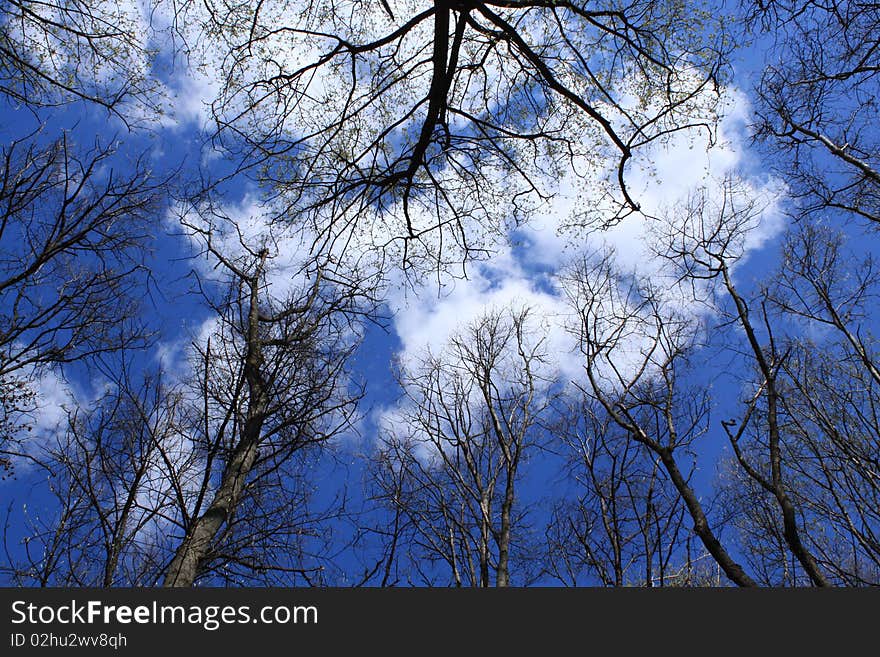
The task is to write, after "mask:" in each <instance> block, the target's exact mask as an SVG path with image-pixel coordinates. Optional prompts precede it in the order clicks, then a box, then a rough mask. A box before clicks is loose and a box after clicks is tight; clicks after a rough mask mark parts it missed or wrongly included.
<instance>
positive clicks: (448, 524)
mask: <svg viewBox="0 0 880 657" xmlns="http://www.w3.org/2000/svg"><path fill="white" fill-rule="evenodd" d="M544 358H545V356H544V353H543V341H542V340H541V339H536V338H535V336H534V335H532V333H531V331H530V329H529V314H528V312H527V311H519V312H516V311H512V310H508V311H495V312H492V313H489V314H487V315H486V316H484V317H482V318H480V319H478V320H477V321H475V322H474V323H472V324H471V325H469V326H468V327H467V328H465V329H464V330H463V331H462V332H461V333H459V334H457V335H455V336H454V337H453V338H451V340H450V343H449V345H448V346H447V348H446V349H445V351H444V352H443V354H442V355H437V356H434V355H431V354H426V355H425V357H424V359H422V360H421V361H420V362H418V363H416V364H414V365H409V366H406V367H404V368H403V370H402V372H401V378H400V382H401V385H402V387H403V390H404V394H405V397H404V400H403V401H402V402H401V405H400V409H399V417H396V418H395V419H394V420H393V421H392V423H391V424H390V425H389V426H388V427H387V429H386V431H385V433H384V435H383V436H382V446H381V448H380V453H379V455H378V472H377V476H378V480H377V485H378V487H379V490H380V495H381V498H382V499H384V502H385V504H386V505H387V506H388V508H389V510H390V511H391V512H392V513H394V518H395V522H396V523H397V525H396V526H399V525H401V524H403V525H404V531H400V530H398V531H397V532H396V534H395V535H394V537H397V535H403V540H400V538H397V540H398V544H397V545H395V549H396V550H397V552H398V555H399V554H400V553H404V554H405V556H406V557H407V558H408V559H409V567H410V569H411V571H412V574H411V575H410V577H411V578H412V579H413V581H419V580H421V581H423V582H426V583H436V582H437V579H436V578H437V577H438V576H439V577H440V581H444V580H445V581H447V582H449V583H451V584H453V585H455V586H481V587H487V586H490V585H492V584H493V583H494V584H495V585H496V586H509V585H510V584H511V581H512V578H513V577H515V574H514V573H512V570H511V564H512V563H514V561H515V559H516V555H515V554H514V548H515V546H516V545H517V544H518V540H517V536H518V535H520V534H523V533H525V526H524V524H523V520H524V518H523V511H522V510H520V509H518V500H517V493H516V485H517V482H518V481H519V479H520V477H521V476H522V475H521V472H520V469H521V466H522V464H523V463H524V462H525V460H526V459H527V458H528V453H529V451H530V450H532V449H533V448H534V447H535V446H536V444H537V443H539V441H540V438H541V432H542V429H541V427H540V424H539V422H540V419H541V415H542V414H543V413H544V412H545V411H546V410H547V408H548V404H549V397H548V396H547V394H548V393H547V390H546V386H547V383H548V381H546V380H545V379H544V376H546V374H545V373H544V372H543V371H542V370H543V363H544ZM390 556H391V555H389V558H390ZM397 558H399V559H403V558H404V557H401V556H397ZM389 564H390V562H387V563H386V569H387V568H388V567H390V566H389ZM438 566H440V567H441V571H440V573H439V575H438V573H437V571H436V568H437V567H438ZM446 578H448V579H446Z"/></svg>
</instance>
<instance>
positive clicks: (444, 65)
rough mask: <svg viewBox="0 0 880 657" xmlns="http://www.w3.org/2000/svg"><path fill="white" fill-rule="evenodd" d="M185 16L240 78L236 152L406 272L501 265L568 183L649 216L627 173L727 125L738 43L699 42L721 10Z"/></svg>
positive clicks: (650, 6) (622, 210) (324, 220)
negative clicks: (685, 136)
mask: <svg viewBox="0 0 880 657" xmlns="http://www.w3.org/2000/svg"><path fill="white" fill-rule="evenodd" d="M392 5H393V7H392ZM684 12H687V15H686V16H685V13H684ZM185 16H186V17H185V18H181V21H182V22H188V23H190V24H193V25H194V26H195V27H194V28H193V29H195V30H196V31H198V32H200V33H202V34H208V35H210V37H211V38H210V39H209V40H208V43H209V44H210V48H209V52H208V54H207V57H208V60H209V62H211V63H212V64H213V65H215V66H217V67H218V68H219V71H220V73H219V75H220V76H221V77H222V78H223V80H224V88H223V91H222V93H221V96H220V97H219V98H218V99H217V101H216V102H215V103H214V114H215V118H216V121H217V126H218V129H217V135H216V136H217V139H218V140H219V141H220V142H221V143H222V144H223V146H224V147H225V148H226V149H227V150H228V151H234V152H238V153H239V154H241V156H242V157H243V160H242V166H244V167H246V168H249V169H250V170H251V171H252V173H253V175H255V176H256V177H257V178H258V179H259V180H260V181H261V182H262V183H264V184H268V185H271V186H272V187H274V188H275V189H277V190H279V193H282V194H283V195H284V196H285V198H287V199H288V202H289V204H290V207H295V208H297V209H298V210H299V211H300V213H299V214H297V216H298V217H310V218H311V220H312V221H313V222H314V229H315V233H316V235H317V238H316V239H317V240H318V241H319V242H321V243H323V244H328V243H331V242H340V243H343V242H345V241H347V240H348V239H350V236H351V235H352V234H357V235H358V236H360V237H361V238H362V239H363V238H366V239H368V240H370V241H372V242H373V243H374V246H376V247H379V248H380V249H383V250H390V249H395V250H394V253H395V254H397V255H398V256H399V257H400V258H401V262H402V263H403V264H405V265H411V264H413V263H417V262H419V261H422V260H427V261H428V262H429V263H431V264H433V265H434V266H446V265H449V264H454V263H455V262H456V261H459V262H460V259H461V258H465V259H467V258H469V257H474V256H478V255H481V254H483V255H484V254H485V253H486V252H487V250H489V249H490V248H491V245H492V236H493V235H495V236H497V235H499V234H502V235H503V234H504V233H506V230H507V228H508V227H509V226H510V225H511V222H517V221H521V220H523V219H525V218H526V217H528V215H529V213H530V212H531V211H532V210H533V209H534V207H535V206H536V205H537V204H540V203H541V202H542V201H546V200H547V199H549V198H550V197H551V196H552V194H553V193H554V189H555V183H556V182H558V180H559V179H560V178H561V177H564V176H566V175H571V176H574V177H575V178H582V179H585V180H589V184H590V188H591V189H594V190H600V191H599V192H598V195H599V196H601V197H602V200H601V202H597V203H596V204H591V206H590V207H602V208H603V209H608V208H611V210H610V211H609V212H608V213H594V214H590V215H589V216H588V217H576V218H575V219H574V221H577V222H578V223H585V222H591V223H592V222H598V223H603V224H605V223H610V222H614V221H616V220H617V219H619V218H621V217H623V216H625V215H627V214H629V213H632V212H634V211H636V210H638V208H639V203H638V201H637V199H635V198H634V197H633V196H632V194H631V193H630V191H629V187H628V185H627V182H626V177H627V175H626V172H627V165H628V163H629V162H630V160H631V159H632V157H633V154H634V153H635V152H637V151H638V149H640V148H642V147H644V146H646V145H647V144H649V143H651V142H652V141H655V140H657V139H662V138H664V137H665V136H667V135H669V134H670V133H672V132H674V131H677V130H682V129H686V128H690V127H694V126H698V125H699V126H702V127H704V128H709V127H711V121H707V120H706V118H705V117H706V116H707V113H710V112H704V111H702V110H703V109H706V106H707V105H709V106H711V105H712V103H713V102H714V101H713V100H712V98H713V96H712V92H714V91H715V85H716V80H717V75H718V73H719V69H720V67H721V65H722V62H721V59H722V55H723V54H724V51H725V49H726V48H727V44H726V43H725V42H724V36H723V29H719V30H718V31H716V32H715V33H714V34H716V35H718V36H717V38H716V39H714V40H713V38H712V37H710V36H709V35H710V33H711V31H710V30H708V29H707V30H700V29H693V30H692V29H682V25H688V24H692V23H693V22H694V21H695V20H698V21H704V22H706V23H713V24H714V23H715V19H716V18H717V17H716V16H715V15H714V14H710V13H708V12H702V13H701V12H699V11H695V10H694V8H692V7H689V8H685V7H684V6H683V5H681V4H680V3H676V2H643V1H636V2H628V3H625V4H607V5H606V4H599V5H595V6H593V5H590V6H587V5H584V4H582V3H576V2H561V3H560V2H552V3H548V2H545V1H544V0H524V1H519V0H516V1H510V0H497V1H495V0H490V1H489V2H476V3H469V4H465V5H459V4H455V3H447V2H443V1H441V0H437V1H436V2H433V3H430V4H429V5H428V6H426V7H417V6H415V5H411V4H409V3H406V2H396V1H395V2H391V3H390V4H384V5H382V4H381V3H368V2H357V3H356V4H355V5H353V6H352V7H350V8H349V7H347V6H346V8H344V9H343V8H342V6H336V5H335V3H333V2H328V3H319V2H303V3H302V5H300V6H297V7H296V8H294V7H291V6H289V5H288V4H287V3H280V2H262V3H259V4H258V5H255V6H253V7H245V6H237V7H236V8H235V9H234V10H230V9H228V8H226V7H225V6H223V5H222V4H220V3H214V2H208V3H205V5H204V11H201V13H200V12H199V11H196V10H191V11H189V12H186V13H185ZM716 27H720V26H719V25H716ZM218 43H219V44H222V45H221V51H222V52H221V54H220V55H217V53H216V48H217V45H218ZM698 107H699V108H701V109H698ZM609 159H610V161H611V162H612V163H613V164H612V165H611V167H610V170H611V174H610V175H609V176H607V180H606V177H605V176H603V175H601V174H599V173H598V172H600V171H604V170H606V166H605V164H606V163H607V161H608V160H609ZM443 250H446V255H442V254H441V253H440V251H443Z"/></svg>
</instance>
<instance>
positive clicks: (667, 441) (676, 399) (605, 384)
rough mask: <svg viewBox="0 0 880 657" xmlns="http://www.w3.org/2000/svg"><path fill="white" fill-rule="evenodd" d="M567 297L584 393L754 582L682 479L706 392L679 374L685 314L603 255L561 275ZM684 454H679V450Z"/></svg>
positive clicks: (726, 564) (726, 565) (700, 426)
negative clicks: (660, 471) (645, 454)
mask: <svg viewBox="0 0 880 657" xmlns="http://www.w3.org/2000/svg"><path fill="white" fill-rule="evenodd" d="M567 289H568V290H569V296H570V303H571V305H572V307H573V308H574V309H576V311H577V317H578V318H579V327H578V328H577V329H576V330H577V331H578V336H579V341H580V344H581V349H582V351H583V355H584V358H585V373H586V377H587V382H588V383H587V386H586V387H585V388H584V393H585V395H587V397H588V398H590V399H593V400H595V401H596V402H598V404H599V405H601V407H602V409H604V411H605V413H606V414H607V416H608V417H609V418H610V419H611V421H613V422H614V423H615V424H616V425H617V426H618V427H619V428H620V429H621V430H623V431H624V432H625V433H626V435H627V437H628V439H629V440H633V441H635V442H637V443H638V444H639V445H641V446H642V448H644V449H647V450H648V451H649V452H650V453H651V454H652V455H653V457H656V458H657V459H659V462H660V464H661V465H662V466H663V468H664V470H665V471H666V475H667V476H668V477H669V481H670V482H671V483H672V485H673V486H674V487H675V489H676V491H677V492H678V494H679V495H680V496H681V499H682V500H683V502H684V504H685V506H686V508H687V511H688V513H689V514H690V516H691V519H692V520H693V523H694V525H693V531H694V533H695V534H696V536H697V537H698V538H699V539H700V540H701V541H702V543H703V545H704V547H705V549H706V550H707V552H708V553H709V554H711V555H712V557H713V558H714V559H715V561H716V562H717V563H718V565H719V566H720V568H721V569H722V570H723V571H724V573H725V574H726V575H727V577H728V578H729V579H730V580H731V581H733V582H734V583H736V584H738V585H740V586H754V585H755V581H754V580H753V579H752V578H751V577H750V576H749V575H748V574H747V573H746V572H745V570H744V569H743V567H742V566H741V565H740V564H739V563H738V562H737V561H736V559H735V558H734V557H733V556H732V554H731V552H730V551H729V550H728V548H727V547H726V546H725V545H724V544H723V543H722V542H721V540H719V538H718V535H717V533H716V531H715V529H713V527H712V525H711V523H710V520H709V517H708V515H707V513H706V511H705V509H704V506H703V503H702V502H701V500H700V496H699V495H698V494H697V492H696V491H695V490H694V488H693V487H692V486H691V484H690V476H691V474H692V470H690V471H686V470H684V469H683V466H682V459H687V460H688V461H690V462H691V464H692V465H691V467H693V454H694V452H693V451H692V450H695V449H696V447H694V445H695V444H696V441H697V439H698V438H699V437H700V436H702V435H704V434H705V433H706V432H707V431H708V428H709V427H708V412H709V408H710V397H709V394H708V391H706V390H699V389H697V388H694V387H688V386H686V385H684V384H683V383H682V382H681V381H682V378H683V372H682V369H683V368H684V367H685V365H684V363H685V361H686V358H687V355H688V352H689V351H690V350H691V349H692V347H693V346H694V344H695V342H694V341H695V340H696V338H697V337H698V335H699V333H698V332H695V330H694V327H693V323H692V321H690V319H689V318H688V317H687V316H686V315H682V314H681V313H680V312H678V311H676V308H675V304H674V303H670V302H669V301H668V300H666V299H664V294H663V293H662V292H661V291H660V290H659V289H658V288H656V287H654V286H652V285H651V284H650V283H649V282H648V281H646V280H643V279H640V278H638V277H625V276H622V275H621V274H620V272H618V271H616V269H615V267H614V265H613V262H612V259H611V257H610V255H609V254H605V255H602V256H599V257H596V258H586V259H585V260H584V261H583V262H582V263H581V264H580V265H579V266H578V267H576V268H575V269H574V270H573V271H572V272H571V273H570V275H569V281H568V285H567ZM682 454H684V456H682Z"/></svg>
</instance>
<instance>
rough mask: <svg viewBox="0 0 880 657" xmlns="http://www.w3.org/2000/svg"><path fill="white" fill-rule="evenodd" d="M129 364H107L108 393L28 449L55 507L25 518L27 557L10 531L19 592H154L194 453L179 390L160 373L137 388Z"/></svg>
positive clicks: (29, 513)
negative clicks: (183, 427) (30, 588)
mask: <svg viewBox="0 0 880 657" xmlns="http://www.w3.org/2000/svg"><path fill="white" fill-rule="evenodd" d="M130 356H131V355H130V354H128V355H125V356H124V357H123V359H122V361H120V360H117V359H115V358H114V359H112V361H111V362H107V363H106V365H110V367H106V368H105V369H104V371H105V373H106V374H107V375H108V376H114V377H115V378H114V379H113V380H112V383H111V382H109V381H108V386H107V387H106V389H105V392H104V393H103V394H102V395H101V396H100V397H99V398H98V399H97V400H95V401H94V402H93V403H91V404H88V405H85V404H83V405H81V406H78V407H74V408H71V409H70V410H69V411H68V417H67V422H66V425H65V426H62V427H60V428H59V429H58V430H57V432H55V433H53V434H52V435H49V436H44V437H42V438H41V439H40V444H39V445H38V446H36V447H35V446H31V448H30V450H31V462H32V463H36V464H38V466H39V468H40V470H41V471H43V472H45V474H46V479H47V481H48V483H49V486H48V490H49V492H50V493H51V495H52V496H53V497H54V500H55V503H54V505H53V506H52V507H49V508H48V509H47V510H46V511H41V510H40V509H39V508H37V509H35V510H32V511H28V510H27V508H25V510H23V511H22V513H23V514H24V518H23V522H24V523H25V525H26V527H27V533H26V535H25V540H24V551H23V554H21V556H19V555H18V553H12V552H10V550H9V545H8V540H9V538H10V536H9V531H8V527H7V533H6V535H4V538H5V539H6V541H7V558H8V564H9V565H8V566H7V567H6V568H4V570H5V571H7V574H8V575H9V576H10V577H11V579H12V581H14V582H15V583H16V584H18V585H39V586H98V587H109V586H119V585H124V586H152V585H153V584H154V583H155V582H156V579H157V577H158V576H159V574H160V573H161V571H162V568H163V567H164V565H165V559H166V557H165V555H166V550H167V548H166V546H165V538H164V533H165V531H166V529H167V527H168V526H169V523H170V519H171V518H174V517H177V515H179V505H180V504H181V503H183V500H182V499H180V497H179V496H178V493H179V491H180V488H181V483H185V481H186V478H187V476H188V474H189V472H190V470H191V469H192V467H193V459H194V453H193V452H192V450H191V449H189V446H188V444H187V443H186V440H185V438H184V437H183V436H182V435H181V434H180V432H179V424H180V420H181V416H182V413H183V407H184V404H183V401H184V400H183V397H182V396H181V395H180V391H175V390H174V389H173V387H169V386H168V385H167V384H166V382H165V381H164V380H163V378H162V376H161V375H160V374H155V373H154V374H147V375H145V376H144V378H143V379H142V380H141V381H140V382H139V383H138V382H136V380H135V379H134V377H133V375H132V373H131V371H130V364H129V363H127V362H126V361H127V360H128V359H130ZM7 520H9V519H7ZM12 535H13V536H14V535H15V533H12Z"/></svg>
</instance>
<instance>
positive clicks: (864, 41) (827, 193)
mask: <svg viewBox="0 0 880 657" xmlns="http://www.w3.org/2000/svg"><path fill="white" fill-rule="evenodd" d="M743 5H744V7H745V10H746V11H747V13H748V14H749V15H750V20H749V24H750V25H751V26H752V27H753V28H755V29H759V30H763V31H765V32H768V33H772V35H773V39H774V43H775V47H774V49H773V50H772V51H771V52H770V53H769V54H768V57H767V60H768V66H767V68H766V69H765V70H764V73H763V75H762V78H761V81H760V84H759V85H758V88H757V95H758V99H759V104H758V108H757V109H758V119H759V121H758V128H759V129H758V136H759V137H760V138H761V139H762V140H763V141H764V143H765V144H766V145H767V146H768V147H769V148H770V150H771V152H772V153H773V154H774V156H775V158H776V159H777V161H778V162H779V163H780V169H781V173H782V174H783V178H784V179H785V180H786V183H787V184H788V185H789V189H790V191H791V193H792V195H793V196H795V197H796V198H799V199H800V200H801V201H802V203H801V205H800V208H799V212H802V213H806V214H809V213H813V212H825V211H830V212H832V213H833V212H842V214H843V216H844V217H846V216H855V217H859V218H862V219H866V220H868V221H869V222H874V223H876V222H880V142H878V138H877V131H876V130H875V129H874V127H875V126H876V125H877V121H878V118H880V116H878V108H877V103H876V98H877V95H878V92H880V86H878V80H880V77H878V73H880V49H878V46H880V42H878V36H877V34H878V32H880V11H878V9H880V6H878V5H877V3H875V2H856V1H851V0H831V1H830V2H813V1H810V2H788V1H787V0H783V1H776V0H772V1H770V2H744V3H743Z"/></svg>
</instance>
